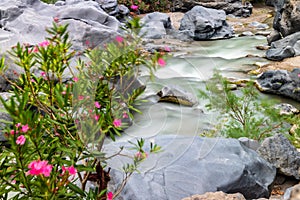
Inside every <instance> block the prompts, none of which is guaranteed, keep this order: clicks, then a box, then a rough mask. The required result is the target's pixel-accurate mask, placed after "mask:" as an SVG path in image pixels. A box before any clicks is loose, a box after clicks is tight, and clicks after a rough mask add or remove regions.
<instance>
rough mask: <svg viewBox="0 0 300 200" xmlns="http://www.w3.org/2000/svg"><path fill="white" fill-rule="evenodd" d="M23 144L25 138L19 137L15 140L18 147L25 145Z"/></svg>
mask: <svg viewBox="0 0 300 200" xmlns="http://www.w3.org/2000/svg"><path fill="white" fill-rule="evenodd" d="M25 142H26V138H25V136H24V135H20V136H19V137H18V138H17V140H16V143H17V144H19V145H23V144H25Z"/></svg>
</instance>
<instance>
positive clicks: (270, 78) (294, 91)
mask: <svg viewBox="0 0 300 200" xmlns="http://www.w3.org/2000/svg"><path fill="white" fill-rule="evenodd" d="M298 74H300V69H294V70H293V71H292V72H288V71H286V70H269V71H266V72H263V73H262V74H261V75H260V76H259V77H258V78H257V80H256V86H257V88H258V89H259V90H260V91H261V92H266V93H272V94H278V95H283V96H285V97H289V98H292V99H295V100H297V101H300V89H299V88H300V79H299V77H298Z"/></svg>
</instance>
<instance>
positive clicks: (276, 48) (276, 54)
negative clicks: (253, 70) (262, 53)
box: [266, 32, 300, 61]
mask: <svg viewBox="0 0 300 200" xmlns="http://www.w3.org/2000/svg"><path fill="white" fill-rule="evenodd" d="M299 55H300V32H298V33H294V34H292V35H289V36H287V37H285V38H283V39H281V40H277V41H275V42H272V43H271V47H270V49H268V50H267V52H266V57H267V58H268V59H269V60H275V61H280V60H283V59H285V58H290V57H294V56H299Z"/></svg>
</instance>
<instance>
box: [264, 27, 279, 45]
mask: <svg viewBox="0 0 300 200" xmlns="http://www.w3.org/2000/svg"><path fill="white" fill-rule="evenodd" d="M281 38H282V37H281V35H280V33H279V32H278V31H276V30H273V31H272V32H271V33H270V34H269V35H268V36H267V41H268V44H269V45H271V44H272V42H274V41H276V40H280V39H281Z"/></svg>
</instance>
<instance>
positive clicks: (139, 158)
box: [135, 151, 148, 160]
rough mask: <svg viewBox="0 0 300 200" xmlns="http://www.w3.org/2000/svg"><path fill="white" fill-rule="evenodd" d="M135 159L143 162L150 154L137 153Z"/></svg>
mask: <svg viewBox="0 0 300 200" xmlns="http://www.w3.org/2000/svg"><path fill="white" fill-rule="evenodd" d="M135 157H136V158H137V159H138V160H143V159H145V158H147V157H148V153H147V152H144V153H142V152H140V151H139V152H137V153H136V154H135Z"/></svg>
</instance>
